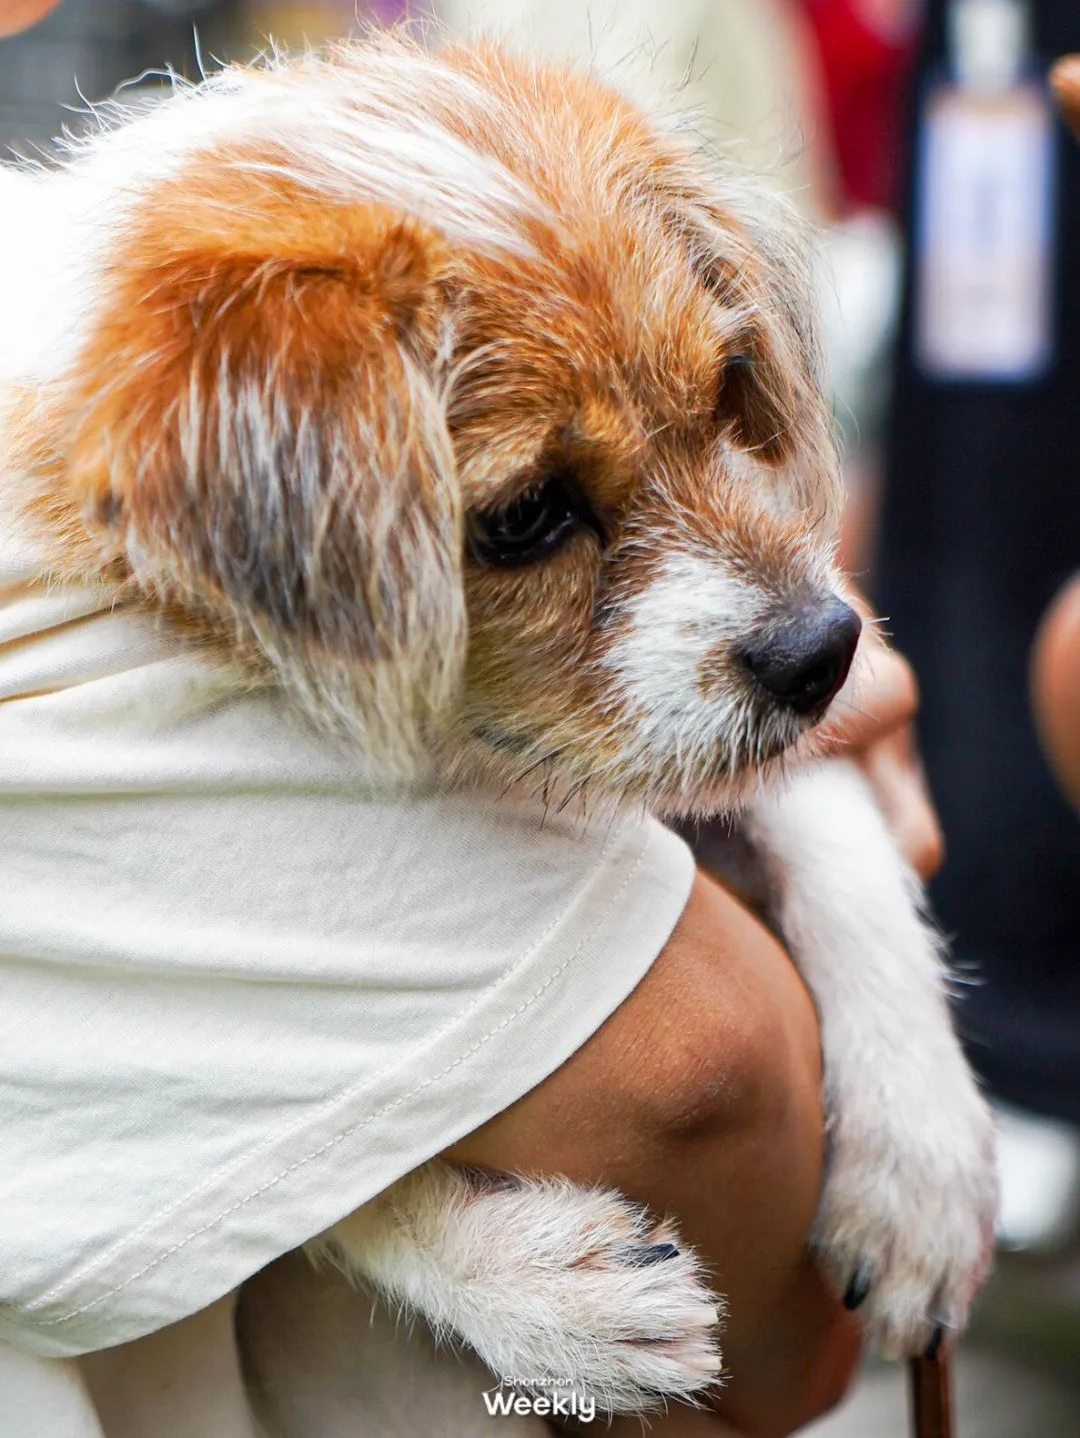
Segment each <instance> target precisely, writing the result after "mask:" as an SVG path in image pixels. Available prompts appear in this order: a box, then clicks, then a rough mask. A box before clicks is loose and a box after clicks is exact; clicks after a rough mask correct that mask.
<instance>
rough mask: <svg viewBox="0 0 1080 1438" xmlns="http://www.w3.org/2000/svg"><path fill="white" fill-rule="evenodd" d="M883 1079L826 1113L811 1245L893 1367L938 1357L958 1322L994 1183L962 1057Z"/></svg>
mask: <svg viewBox="0 0 1080 1438" xmlns="http://www.w3.org/2000/svg"><path fill="white" fill-rule="evenodd" d="M890 1078H891V1079H892V1080H893V1086H892V1088H891V1089H890V1090H889V1091H886V1090H885V1089H884V1087H883V1086H882V1087H879V1088H878V1089H877V1090H876V1092H874V1093H869V1092H865V1091H864V1092H863V1093H861V1094H855V1093H852V1092H851V1091H850V1090H849V1091H848V1092H847V1093H846V1094H845V1096H844V1101H843V1102H842V1103H840V1104H838V1105H837V1107H836V1108H835V1111H834V1113H833V1115H832V1117H831V1119H830V1129H829V1139H830V1145H829V1166H828V1172H827V1176H826V1182H825V1190H824V1193H823V1196H822V1206H821V1211H820V1213H819V1216H818V1221H817V1227H816V1240H817V1246H818V1248H819V1251H820V1252H821V1253H822V1255H823V1257H824V1258H825V1260H826V1263H827V1264H828V1266H829V1268H830V1270H831V1272H832V1274H833V1277H834V1278H835V1280H836V1282H837V1285H838V1287H839V1290H840V1292H841V1293H842V1294H843V1295H844V1303H845V1305H846V1306H847V1307H848V1308H851V1309H858V1310H859V1312H860V1315H861V1316H862V1317H863V1319H864V1321H865V1324H866V1327H867V1330H868V1332H869V1333H870V1335H871V1337H872V1338H873V1339H875V1340H876V1341H877V1343H878V1344H879V1346H880V1348H881V1350H882V1351H883V1352H884V1353H886V1354H887V1355H889V1356H891V1357H899V1356H901V1355H904V1354H915V1353H921V1352H934V1351H936V1349H937V1346H938V1345H939V1344H940V1342H941V1341H942V1338H943V1337H946V1336H947V1335H948V1334H950V1333H951V1332H957V1331H959V1330H960V1329H962V1328H963V1327H964V1325H965V1323H966V1322H967V1316H968V1311H969V1309H970V1307H971V1302H972V1299H973V1298H974V1296H975V1294H976V1292H977V1291H978V1289H979V1287H980V1285H981V1283H982V1281H983V1279H984V1277H985V1275H986V1272H987V1269H988V1267H989V1260H990V1253H991V1248H992V1243H993V1225H994V1213H995V1207H996V1202H997V1180H996V1174H995V1167H994V1130H993V1121H992V1119H991V1116H990V1111H989V1109H988V1107H987V1105H986V1104H985V1102H984V1101H983V1099H982V1097H981V1095H980V1094H979V1092H978V1090H977V1088H976V1086H975V1083H974V1080H973V1079H972V1077H971V1075H970V1073H969V1072H968V1070H967V1068H966V1066H965V1064H964V1062H963V1059H962V1058H961V1056H960V1054H959V1051H957V1052H956V1054H955V1056H953V1055H947V1056H945V1059H944V1060H943V1061H941V1062H938V1063H936V1064H935V1063H933V1062H928V1063H927V1064H925V1066H924V1067H923V1068H922V1070H921V1071H920V1072H915V1071H914V1067H913V1068H912V1069H911V1070H910V1071H908V1072H904V1073H897V1072H896V1070H895V1069H893V1070H892V1071H891V1072H890Z"/></svg>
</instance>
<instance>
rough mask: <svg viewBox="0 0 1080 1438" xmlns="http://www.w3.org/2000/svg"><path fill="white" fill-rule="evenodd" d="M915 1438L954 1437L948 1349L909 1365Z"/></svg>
mask: <svg viewBox="0 0 1080 1438" xmlns="http://www.w3.org/2000/svg"><path fill="white" fill-rule="evenodd" d="M908 1376H909V1380H910V1392H911V1428H912V1432H913V1433H914V1435H915V1438H953V1413H952V1362H951V1359H950V1354H949V1351H948V1349H946V1348H943V1349H942V1350H941V1351H940V1352H939V1353H938V1354H937V1355H936V1356H935V1357H933V1358H913V1359H912V1360H911V1362H910V1364H909V1367H908Z"/></svg>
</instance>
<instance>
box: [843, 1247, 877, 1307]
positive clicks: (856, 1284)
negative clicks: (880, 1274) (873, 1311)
mask: <svg viewBox="0 0 1080 1438" xmlns="http://www.w3.org/2000/svg"><path fill="white" fill-rule="evenodd" d="M873 1276H874V1275H873V1269H872V1268H871V1267H870V1264H869V1263H867V1262H866V1261H865V1260H864V1261H863V1262H862V1263H860V1264H859V1266H858V1268H856V1270H855V1272H854V1273H853V1274H852V1275H851V1281H850V1283H849V1284H848V1286H847V1288H846V1289H845V1290H844V1307H845V1308H846V1309H847V1310H848V1312H849V1313H854V1311H855V1309H856V1308H859V1307H861V1306H862V1304H864V1303H865V1302H866V1299H867V1296H868V1295H869V1293H870V1285H871V1283H872V1282H873Z"/></svg>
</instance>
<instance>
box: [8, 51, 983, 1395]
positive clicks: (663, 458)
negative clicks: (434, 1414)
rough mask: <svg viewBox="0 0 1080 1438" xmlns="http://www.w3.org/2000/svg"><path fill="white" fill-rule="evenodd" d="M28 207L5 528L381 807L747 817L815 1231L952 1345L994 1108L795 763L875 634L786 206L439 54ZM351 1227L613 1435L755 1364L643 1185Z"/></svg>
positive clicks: (327, 59)
mask: <svg viewBox="0 0 1080 1438" xmlns="http://www.w3.org/2000/svg"><path fill="white" fill-rule="evenodd" d="M0 187H2V188H0V195H3V197H4V199H5V213H6V214H8V215H9V216H11V215H16V216H17V217H18V223H17V224H16V226H15V227H14V231H13V232H11V233H9V234H8V236H7V237H6V240H5V243H6V244H7V245H10V246H12V247H13V250H14V252H15V254H16V255H18V254H25V253H26V252H27V250H28V249H29V248H31V247H32V248H33V249H34V251H35V252H36V254H37V255H38V257H39V264H44V266H45V268H46V270H47V272H48V273H49V274H50V282H49V285H48V286H47V287H46V288H44V289H41V290H38V291H34V290H32V289H31V290H27V289H25V288H23V289H18V288H17V287H12V293H11V295H10V296H9V297H8V299H7V301H6V304H7V331H6V334H5V338H4V342H3V350H2V354H0V377H2V378H3V380H4V382H5V386H6V391H5V392H6V394H7V396H8V398H7V400H6V402H5V408H4V411H3V415H2V419H0V423H2V425H3V428H2V431H0V439H2V449H0V454H2V465H3V470H2V472H3V487H4V494H5V502H7V503H9V504H12V503H13V504H15V505H17V506H18V508H19V509H20V511H21V514H22V522H23V523H24V524H25V525H27V526H29V527H31V528H32V529H33V530H34V532H35V535H36V538H37V542H38V544H39V545H44V546H47V547H48V550H49V554H50V560H51V564H52V567H53V569H54V571H55V573H56V574H57V575H61V576H68V577H77V578H79V579H84V578H85V577H87V576H94V577H96V578H97V579H98V580H102V581H104V582H106V583H107V584H109V585H111V586H114V588H115V592H116V596H117V599H118V601H123V602H126V603H131V604H134V605H141V606H149V607H151V608H153V609H154V610H155V611H157V612H159V613H161V614H162V615H164V616H165V617H166V619H167V621H168V622H169V623H171V624H173V625H176V626H178V627H180V628H182V629H183V630H185V631H186V632H187V633H188V634H190V636H191V639H192V642H193V643H199V644H202V645H209V646H214V647H216V648H217V649H218V650H220V651H221V652H222V653H223V654H224V655H226V656H227V658H228V662H229V663H232V664H235V665H236V667H237V673H238V676H242V682H251V680H252V678H256V679H260V680H267V681H268V682H274V683H278V684H280V685H281V686H282V687H283V688H284V689H285V690H286V691H288V692H289V694H291V695H292V696H293V698H294V699H295V700H296V701H297V702H298V703H299V704H300V705H301V706H302V707H303V708H304V709H305V710H306V711H307V712H308V713H309V714H311V715H312V716H314V717H315V718H316V720H317V721H318V722H320V723H321V724H323V725H324V726H326V727H328V728H329V729H330V730H332V731H334V732H335V733H337V734H338V735H340V736H342V737H343V738H344V739H345V740H346V741H347V742H348V743H350V744H351V745H352V746H354V749H355V750H356V751H357V752H358V753H360V754H361V755H362V756H363V760H364V762H365V763H366V764H367V765H368V766H369V767H370V772H371V775H372V777H373V780H378V781H379V782H380V783H385V782H387V781H402V782H406V783H408V782H415V781H417V780H423V781H425V782H432V781H434V782H436V783H440V784H454V785H461V784H471V785H482V786H485V787H488V788H490V789H492V790H498V789H504V788H505V787H507V786H508V785H514V784H525V785H530V784H531V785H536V786H538V787H539V788H541V789H542V790H543V792H544V793H545V794H546V795H547V797H548V799H549V801H550V802H553V803H555V802H557V803H560V804H576V805H579V806H582V807H586V806H591V808H592V809H593V810H595V807H596V806H597V805H603V804H609V805H610V804H627V803H630V804H634V805H641V806H647V807H648V808H650V809H652V810H653V811H655V812H657V813H660V814H662V815H669V816H676V815H689V814H716V813H724V814H728V815H734V814H736V813H738V814H739V815H740V816H741V817H740V819H739V824H740V827H741V832H742V834H743V835H744V836H745V838H746V839H747V840H749V842H750V843H751V844H752V845H753V847H754V850H755V852H756V853H757V854H758V855H759V857H760V861H761V864H762V866H763V869H764V871H765V873H766V874H767V876H768V878H769V881H770V893H771V899H772V904H773V909H774V914H775V918H776V921H777V922H778V924H779V926H780V927H781V929H782V931H783V933H784V936H785V938H786V940H787V942H788V944H789V945H790V947H791V951H792V953H793V955H794V957H795V959H796V961H797V963H798V964H799V966H800V968H801V970H802V972H803V974H804V975H805V977H806V980H807V982H808V984H809V985H810V987H811V989H812V991H813V993H814V996H815V998H816V1001H817V1005H818V1009H819V1013H820V1017H821V1028H822V1036H823V1044H824V1053H825V1083H826V1102H827V1109H828V1125H829V1130H828V1131H829V1143H830V1156H829V1165H828V1176H827V1181H826V1185H825V1191H824V1194H823V1198H822V1203H821V1211H820V1216H819V1218H818V1221H817V1226H816V1231H815V1234H814V1239H815V1242H816V1245H817V1247H818V1248H819V1250H820V1252H821V1254H822V1256H823V1258H824V1260H825V1262H826V1263H827V1264H828V1266H829V1268H830V1270H831V1272H832V1273H833V1275H834V1277H835V1280H836V1283H837V1285H838V1288H839V1290H840V1291H841V1292H846V1293H847V1295H848V1301H849V1302H850V1303H851V1305H852V1306H855V1305H856V1304H857V1303H859V1302H860V1301H862V1307H863V1311H864V1313H865V1314H866V1316H867V1321H868V1324H869V1327H870V1329H871V1330H872V1332H873V1333H874V1334H875V1335H876V1336H877V1337H878V1338H879V1339H880V1340H881V1341H882V1342H883V1343H884V1344H885V1345H886V1346H887V1347H889V1348H891V1349H893V1350H897V1351H912V1350H917V1349H920V1348H922V1347H925V1346H926V1344H927V1343H928V1341H930V1339H931V1335H932V1334H933V1333H934V1331H935V1328H936V1327H937V1326H938V1325H939V1324H945V1325H948V1326H949V1327H952V1328H958V1327H960V1326H961V1325H962V1324H963V1322H964V1319H965V1316H966V1312H967V1309H968V1305H969V1302H970V1299H971V1297H972V1294H973V1292H974V1290H975V1289H976V1287H977V1285H978V1282H979V1279H980V1276H981V1274H982V1271H983V1268H984V1265H985V1261H986V1252H987V1246H988V1231H989V1227H990V1224H991V1217H992V1210H993V1204H994V1180H993V1165H992V1154H991V1150H992V1139H991V1127H990V1122H989V1119H988V1116H987V1110H986V1108H985V1106H984V1104H983V1102H982V1100H981V1098H980V1096H979V1094H978V1092H977V1089H976V1086H975V1084H974V1082H973V1080H972V1077H971V1075H970V1073H969V1071H968V1068H967V1066H966V1064H965V1061H964V1059H963V1057H962V1054H961V1051H960V1049H959V1047H958V1045H957V1042H956V1040H955V1038H954V1035H953V1032H952V1028H951V1025H950V1020H949V1014H948V1008H947V998H946V976H945V970H944V967H943V964H942V959H941V954H940V949H939V944H938V940H937V938H936V937H935V935H934V933H933V931H932V930H931V929H930V928H929V927H928V925H927V924H926V923H925V922H924V920H923V919H922V918H921V917H920V911H919V904H920V895H919V892H918V889H917V885H916V883H915V881H914V879H913V878H912V876H911V874H910V873H909V872H908V871H907V870H906V868H905V866H904V864H903V863H902V862H901V860H900V858H899V857H898V855H897V852H896V850H895V848H894V846H893V844H892V842H891V840H890V838H889V836H888V834H887V832H886V829H885V827H884V824H883V822H882V819H881V817H880V815H879V813H878V811H877V810H876V808H875V806H874V803H873V800H872V798H871V796H870V793H869V791H868V790H867V788H866V787H865V785H864V783H863V781H862V780H861V778H860V777H859V775H858V773H857V772H856V771H855V770H854V769H853V768H851V767H850V766H849V765H846V764H842V763H839V762H819V763H816V764H814V763H810V762H803V761H807V760H808V759H809V757H810V753H811V750H810V746H811V743H812V741H811V739H810V735H811V731H812V730H813V727H814V725H815V724H816V723H817V722H818V721H819V720H820V719H821V717H822V715H823V714H824V713H825V712H826V710H827V708H828V707H829V705H830V703H831V701H832V700H833V699H834V698H835V696H836V694H837V693H838V691H839V690H840V688H841V686H842V685H843V684H844V683H845V679H846V678H847V676H848V671H849V668H850V666H851V665H852V662H853V659H854V658H855V652H856V647H857V645H858V643H859V629H860V625H859V621H858V619H857V617H856V615H855V613H854V612H853V611H852V609H851V608H850V607H849V606H848V604H847V603H846V602H845V601H844V599H843V597H842V592H843V585H842V580H841V577H840V575H839V574H838V572H837V569H836V566H835V563H834V558H833V553H834V542H835V534H836V526H837V521H838V516H839V513H840V507H841V489H840V483H839V479H838V468H837V459H836V454H835V452H834V447H833V440H832V435H831V429H830V423H829V418H828V414H827V408H826V404H825V401H824V398H823V386H822V376H821V364H820V360H819V354H818V348H817V342H816V338H815V326H814V319H813V306H812V302H811V297H810V287H809V283H808V278H807V266H806V262H805V260H804V255H803V246H802V241H801V238H800V236H799V232H798V227H797V225H796V224H795V222H794V220H793V218H792V216H791V215H790V214H789V213H788V211H787V210H786V209H785V207H784V206H783V205H782V204H780V203H779V202H777V201H775V200H773V199H770V198H768V196H767V195H766V194H765V193H764V192H763V190H762V189H761V188H760V187H759V186H756V185H753V184H750V183H747V181H746V180H744V179H742V178H740V177H739V175H738V174H737V173H736V171H735V170H734V168H733V167H732V166H731V165H730V164H729V163H727V162H725V161H723V160H715V161H711V162H706V161H704V160H703V159H702V158H701V156H700V155H698V154H696V153H695V152H694V151H693V150H692V148H691V147H690V146H689V145H688V144H687V142H686V141H685V139H684V138H682V137H680V135H678V134H677V133H674V132H673V131H671V130H669V129H666V128H661V127H659V126H658V125H656V124H654V123H652V122H650V120H649V119H647V118H646V117H645V116H644V115H643V114H641V113H639V112H638V111H637V110H636V109H635V108H633V106H632V105H630V104H629V103H628V102H626V101H625V100H623V99H621V98H620V97H619V96H617V95H616V94H615V93H613V92H612V91H611V90H610V89H608V88H605V87H604V86H603V85H601V84H600V83H598V82H597V81H596V80H594V79H593V78H589V77H585V76H582V75H579V74H575V73H572V72H568V71H564V70H562V69H559V68H546V67H540V66H535V65H532V64H527V63H522V62H520V61H518V60H515V59H513V58H511V57H509V56H508V55H506V54H504V53H501V52H500V51H498V50H497V49H494V48H488V47H485V46H483V45H481V46H478V47H474V48H450V49H446V50H444V51H442V52H441V53H429V52H426V51H424V50H422V49H421V48H419V47H417V46H415V45H414V44H412V43H411V42H409V41H407V40H405V39H401V38H395V39H388V40H379V41H376V40H370V41H367V42H364V43H360V44H356V45H344V46H341V47H339V48H336V49H333V50H331V51H329V52H328V53H327V54H326V55H324V56H322V57H313V56H307V57H303V58H300V59H297V60H295V61H289V60H286V59H272V60H270V61H268V62H267V63H265V64H263V65H260V66H258V67H255V68H247V69H245V68H230V69H226V70H225V71H223V72H222V73H220V74H217V75H215V76H214V77H212V78H211V79H210V80H208V81H207V82H206V83H204V84H203V85H201V86H199V87H193V88H187V87H179V88H178V89H177V91H176V93H175V94H174V95H173V96H172V97H171V98H170V99H168V100H166V101H164V102H162V103H158V104H153V105H150V106H148V107H145V108H136V109H135V110H131V109H127V110H122V109H120V108H119V107H118V108H117V109H116V111H115V113H109V112H105V113H104V114H103V125H102V130H101V133H100V134H98V135H96V136H94V137H92V138H91V139H90V140H89V141H87V142H84V143H80V144H78V145H75V146H74V147H73V148H72V150H71V153H70V154H69V155H68V156H67V158H66V160H65V163H64V164H63V165H62V166H60V167H59V168H57V169H55V170H48V171H44V170H43V171H40V172H32V171H30V170H27V169H25V168H24V169H19V170H15V169H8V170H7V171H5V172H3V173H2V177H0ZM8 223H9V225H10V223H11V222H10V220H9V222H8ZM42 257H43V258H42ZM8 268H10V265H9V266H8ZM785 760H786V767H787V771H788V773H787V779H786V782H785V783H783V784H771V785H766V784H763V782H762V781H763V779H765V778H767V777H768V776H769V775H770V774H771V773H773V772H774V771H775V770H777V768H778V767H779V766H780V765H781V764H783V763H785ZM316 1246H317V1247H318V1248H319V1249H320V1250H321V1251H323V1252H326V1253H329V1254H330V1255H331V1256H332V1257H333V1258H334V1259H335V1261H337V1262H339V1263H340V1264H341V1265H342V1266H343V1267H345V1268H346V1269H347V1270H348V1271H350V1272H351V1273H353V1274H355V1275H357V1276H359V1277H361V1278H363V1279H364V1280H366V1281H367V1282H369V1283H371V1284H373V1285H375V1287H376V1288H378V1289H379V1290H381V1291H382V1292H383V1293H385V1294H387V1295H389V1296H390V1297H391V1298H392V1299H393V1300H395V1301H397V1302H401V1303H403V1304H406V1305H410V1306H412V1307H414V1308H416V1309H418V1310H419V1311H421V1312H422V1313H423V1314H424V1315H425V1316H426V1317H427V1319H428V1320H429V1321H430V1322H431V1323H432V1324H433V1326H434V1327H435V1328H436V1330H439V1331H447V1330H449V1331H452V1332H453V1333H454V1334H456V1335H458V1336H460V1337H461V1338H463V1339H465V1340H466V1341H467V1342H468V1343H470V1344H472V1345H473V1346H474V1347H475V1349H476V1350H477V1351H478V1352H479V1353H480V1355H481V1356H482V1357H483V1358H484V1359H485V1360H486V1361H487V1362H488V1364H489V1365H490V1366H491V1367H492V1368H493V1369H494V1371H495V1372H496V1373H500V1374H507V1373H516V1374H530V1373H533V1374H536V1373H541V1374H542V1373H545V1372H554V1373H557V1374H572V1375H573V1377H574V1379H575V1381H576V1383H577V1384H578V1386H579V1388H580V1389H581V1391H583V1392H584V1393H587V1394H590V1395H593V1396H594V1397H596V1398H597V1399H599V1400H600V1402H601V1403H602V1404H603V1405H605V1406H606V1407H608V1408H613V1409H618V1408H641V1407H644V1406H647V1404H648V1403H649V1402H650V1401H652V1400H654V1399H655V1398H656V1396H657V1395H673V1396H674V1395H687V1394H690V1393H693V1392H695V1391H696V1390H698V1389H699V1388H701V1387H702V1386H704V1385H705V1384H706V1383H708V1382H709V1381H710V1379H711V1378H712V1377H713V1375H715V1373H716V1372H717V1371H718V1368H719V1354H718V1323H717V1304H716V1298H715V1296H714V1295H712V1294H711V1293H710V1292H709V1290H708V1288H707V1286H706V1283H705V1280H704V1278H703V1275H702V1273H701V1271H700V1268H699V1265H698V1263H697V1260H696V1259H695V1257H694V1256H693V1254H691V1253H689V1252H686V1251H684V1250H682V1249H680V1248H679V1245H678V1240H677V1237H676V1235H675V1234H674V1232H673V1231H672V1230H670V1229H669V1228H668V1227H665V1226H661V1227H659V1228H656V1227H654V1226H653V1224H652V1223H651V1221H650V1220H649V1219H648V1218H647V1216H646V1215H644V1214H642V1213H641V1212H639V1211H638V1210H636V1209H635V1208H634V1207H633V1206H632V1205H630V1204H628V1203H627V1202H626V1201H624V1200H623V1199H622V1198H621V1197H620V1196H619V1195H617V1194H614V1193H608V1192H602V1191H586V1190H582V1189H579V1188H576V1187H574V1186H572V1185H569V1184H560V1183H553V1182H533V1181H530V1180H525V1179H508V1180H507V1181H506V1182H505V1183H501V1182H492V1181H491V1180H481V1179H480V1178H477V1177H473V1176H470V1175H468V1174H465V1173H462V1172H458V1171H455V1170H452V1169H450V1168H448V1167H446V1166H445V1165H440V1164H437V1163H434V1164H431V1165H428V1166H427V1167H426V1168H424V1169H422V1170H421V1171H419V1172H418V1173H416V1174H415V1175H413V1176H411V1177H410V1178H408V1179H406V1180H404V1181H403V1182H402V1183H400V1184H398V1185H396V1186H395V1187H394V1188H393V1189H392V1190H391V1191H389V1192H388V1193H386V1194H384V1195H382V1196H381V1197H380V1198H379V1199H377V1200H376V1201H375V1202H373V1203H371V1204H370V1205H368V1206H367V1207H365V1208H364V1209H363V1210H361V1211H360V1212H358V1213H357V1214H355V1215H354V1216H353V1217H351V1218H350V1219H348V1220H346V1221H345V1222H343V1223H341V1224H340V1225H338V1226H337V1227H336V1228H335V1229H334V1230H333V1231H332V1232H330V1233H329V1234H327V1235H324V1237H323V1238H322V1239H321V1240H319V1241H318V1243H317V1245H316ZM659 1260H663V1261H659Z"/></svg>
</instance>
